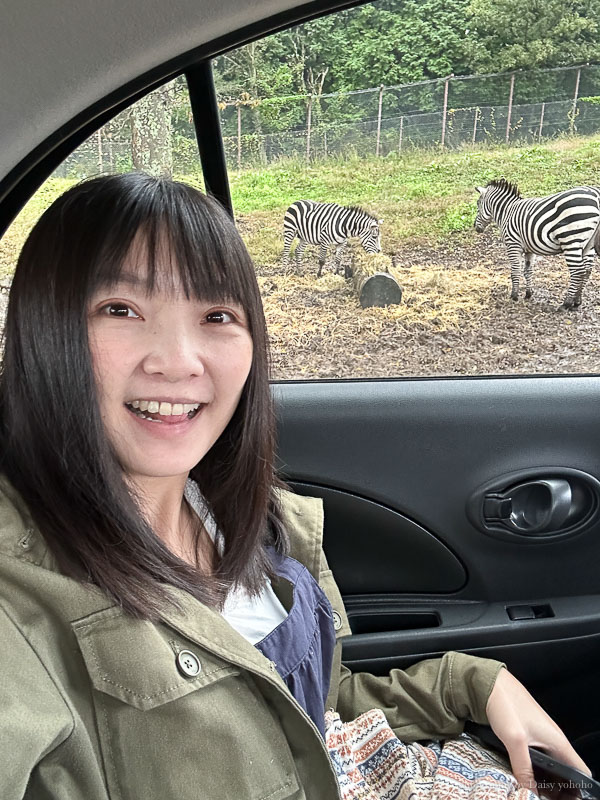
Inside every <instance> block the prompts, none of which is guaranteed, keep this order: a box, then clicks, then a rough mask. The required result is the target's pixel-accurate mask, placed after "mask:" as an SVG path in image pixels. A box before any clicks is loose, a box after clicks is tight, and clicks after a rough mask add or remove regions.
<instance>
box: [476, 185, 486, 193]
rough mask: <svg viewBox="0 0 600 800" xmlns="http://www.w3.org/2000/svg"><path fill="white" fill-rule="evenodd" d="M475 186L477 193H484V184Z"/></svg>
mask: <svg viewBox="0 0 600 800" xmlns="http://www.w3.org/2000/svg"><path fill="white" fill-rule="evenodd" d="M475 188H476V189H477V191H478V192H479V194H485V189H486V187H485V186H476V187H475Z"/></svg>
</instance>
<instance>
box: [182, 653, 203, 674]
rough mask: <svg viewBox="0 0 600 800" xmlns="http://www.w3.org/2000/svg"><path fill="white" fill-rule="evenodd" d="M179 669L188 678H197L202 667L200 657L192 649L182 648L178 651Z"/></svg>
mask: <svg viewBox="0 0 600 800" xmlns="http://www.w3.org/2000/svg"><path fill="white" fill-rule="evenodd" d="M176 664H177V669H178V670H179V672H180V673H181V674H182V675H183V676H184V677H186V678H195V677H196V675H198V673H199V672H200V670H201V669H202V665H201V664H200V661H198V657H197V656H196V655H194V653H192V652H191V651H190V650H181V651H180V652H179V653H177V659H176Z"/></svg>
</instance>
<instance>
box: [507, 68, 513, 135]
mask: <svg viewBox="0 0 600 800" xmlns="http://www.w3.org/2000/svg"><path fill="white" fill-rule="evenodd" d="M514 91H515V73H514V72H513V73H512V74H511V76H510V94H509V95H508V117H507V119H506V138H505V142H506V144H508V140H509V138H510V118H511V117H512V104H513V94H514Z"/></svg>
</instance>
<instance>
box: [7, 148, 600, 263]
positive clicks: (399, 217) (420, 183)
mask: <svg viewBox="0 0 600 800" xmlns="http://www.w3.org/2000/svg"><path fill="white" fill-rule="evenodd" d="M177 177H178V178H180V179H182V180H187V181H189V182H190V183H192V184H194V185H196V186H198V187H199V188H203V179H202V176H201V175H198V174H195V175H181V176H177ZM500 177H504V178H506V179H507V180H509V181H512V182H514V183H516V184H518V186H519V188H520V190H521V191H522V193H523V194H524V195H525V196H539V195H544V194H550V193H552V192H556V191H560V190H561V189H566V188H569V187H571V186H577V185H582V184H592V185H600V139H599V138H598V137H588V138H578V137H565V138H562V139H556V140H551V141H549V142H544V143H542V144H538V145H529V146H525V147H503V146H502V147H501V146H499V147H496V148H491V149H468V150H467V149H465V150H460V151H448V152H444V151H440V150H436V149H431V150H420V151H412V152H411V151H407V152H405V153H402V154H397V153H396V154H390V155H389V156H387V157H385V158H375V157H371V158H368V159H359V158H349V159H329V160H327V161H325V162H322V163H311V164H309V165H307V164H306V163H304V162H301V161H282V162H279V163H278V164H274V165H271V166H267V167H263V168H256V169H252V170H242V171H241V172H240V174H238V173H237V172H232V173H231V175H230V181H231V193H232V198H233V203H234V207H235V212H236V216H237V217H238V219H239V221H240V226H241V229H242V232H243V235H244V237H245V239H246V242H247V243H248V246H249V248H250V250H251V252H252V255H253V256H254V258H255V259H256V261H257V263H259V264H269V263H273V262H274V261H276V260H277V259H278V258H279V257H280V254H281V249H282V247H283V241H282V220H283V214H284V212H285V209H286V208H287V207H288V206H289V205H290V203H292V202H294V201H295V200H300V199H311V200H319V201H323V202H335V203H340V204H341V205H359V206H363V207H364V208H366V209H368V210H369V211H372V212H373V213H376V214H377V215H378V216H379V217H383V219H384V222H383V224H382V241H383V245H384V249H385V250H386V251H387V252H390V251H393V249H394V247H395V246H396V245H397V244H398V243H400V242H402V241H406V240H407V239H418V240H420V241H430V242H432V243H434V242H436V241H442V240H447V239H448V238H449V237H452V236H456V235H457V234H462V235H463V236H466V237H467V238H474V237H475V235H476V234H475V232H474V230H473V220H474V218H475V208H476V200H477V194H476V192H475V187H476V186H478V185H485V184H486V183H487V182H488V181H490V180H492V179H494V178H500ZM73 183H75V180H74V179H73V180H71V179H65V178H51V179H50V180H48V181H47V182H46V183H45V184H44V185H43V186H42V187H41V188H40V190H39V191H38V192H37V193H36V194H35V195H34V197H32V199H31V200H30V201H29V203H28V204H27V205H26V206H25V208H24V209H23V211H22V212H21V214H20V215H19V217H18V218H17V219H16V220H15V222H14V223H13V225H12V226H11V228H10V229H9V231H8V233H7V235H6V236H5V237H4V239H3V240H2V242H0V275H5V274H7V273H9V272H11V271H12V269H13V268H14V263H15V262H16V258H17V254H18V252H19V250H20V248H21V246H22V244H23V241H24V240H25V237H26V235H27V233H28V231H29V230H30V229H31V227H32V226H33V224H34V223H35V221H36V219H38V217H39V216H40V214H41V213H42V212H43V211H44V209H45V208H47V206H48V205H49V204H50V203H51V202H52V200H53V199H54V198H55V197H57V196H58V195H59V194H61V193H62V192H63V191H65V189H67V188H68V187H69V186H70V185H72V184H73Z"/></svg>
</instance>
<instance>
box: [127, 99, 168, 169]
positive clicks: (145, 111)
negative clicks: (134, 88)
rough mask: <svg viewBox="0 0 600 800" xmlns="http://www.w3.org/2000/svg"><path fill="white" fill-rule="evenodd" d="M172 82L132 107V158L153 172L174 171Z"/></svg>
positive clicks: (137, 167) (134, 162)
mask: <svg viewBox="0 0 600 800" xmlns="http://www.w3.org/2000/svg"><path fill="white" fill-rule="evenodd" d="M173 99H174V98H173V89H172V86H171V85H170V84H167V85H166V86H162V87H160V88H159V89H156V90H155V91H154V92H150V94H147V95H146V96H145V97H142V98H141V100H138V101H137V102H136V103H134V104H133V106H131V160H132V162H133V166H134V168H135V169H139V170H143V171H144V172H149V173H150V174H151V175H165V176H167V177H171V176H172V174H173V149H172V131H171V108H172V106H173Z"/></svg>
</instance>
